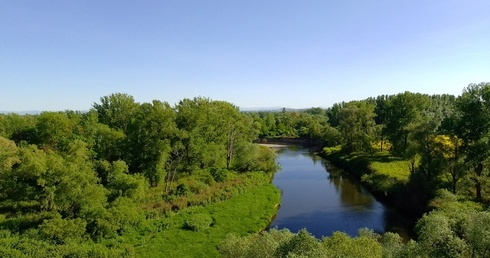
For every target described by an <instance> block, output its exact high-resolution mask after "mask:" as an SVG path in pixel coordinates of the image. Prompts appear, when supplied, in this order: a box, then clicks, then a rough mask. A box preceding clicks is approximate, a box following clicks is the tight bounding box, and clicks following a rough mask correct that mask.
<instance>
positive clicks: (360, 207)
mask: <svg viewBox="0 0 490 258" xmlns="http://www.w3.org/2000/svg"><path fill="white" fill-rule="evenodd" d="M278 162H279V163H280V165H281V168H282V170H281V171H280V172H278V173H276V175H275V177H274V180H273V183H274V184H275V185H276V186H277V187H278V188H279V189H281V192H282V196H281V208H280V209H279V211H278V213H277V216H276V218H275V219H274V221H273V222H272V224H271V227H278V228H280V229H281V228H288V229H289V230H291V231H293V232H296V231H298V230H300V229H302V228H306V229H307V230H308V231H309V232H311V233H312V234H313V235H315V236H316V237H319V238H320V237H322V236H330V235H331V234H332V232H334V231H343V232H346V233H348V234H349V235H351V236H354V235H356V234H357V232H358V229H359V228H363V227H367V228H370V229H373V230H374V231H375V232H379V233H381V232H385V230H386V227H387V226H390V223H391V224H396V223H393V221H398V219H396V218H395V219H393V216H394V213H393V211H390V210H389V209H387V208H385V207H384V206H383V205H382V204H381V203H379V202H378V201H376V199H374V198H373V197H372V196H371V195H370V194H369V192H368V191H367V190H366V189H364V188H363V187H362V186H361V185H360V184H358V183H357V182H355V181H353V180H351V179H350V178H348V177H347V176H345V175H343V174H342V173H341V172H340V171H339V170H336V169H335V168H333V167H332V166H330V164H328V162H327V161H325V160H324V159H322V158H320V157H318V156H316V155H312V154H310V153H308V152H307V151H305V150H301V149H285V150H282V151H280V152H279V156H278ZM395 215H396V214H395ZM388 230H390V229H388Z"/></svg>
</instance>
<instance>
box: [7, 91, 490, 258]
mask: <svg viewBox="0 0 490 258" xmlns="http://www.w3.org/2000/svg"><path fill="white" fill-rule="evenodd" d="M270 137H277V138H280V137H289V138H291V137H293V138H294V137H301V138H308V139H314V140H318V141H321V142H322V143H323V146H324V147H325V148H324V151H323V155H324V156H325V157H327V158H329V159H332V160H333V161H337V162H338V164H340V165H342V166H345V167H346V168H348V169H349V168H350V169H351V170H352V171H351V173H352V174H353V175H355V176H357V177H358V178H359V180H362V181H363V182H364V183H365V184H367V185H368V187H370V189H371V190H372V191H373V192H374V193H375V194H378V195H379V196H381V198H385V199H386V200H388V201H391V202H392V203H395V204H396V203H399V204H400V203H401V204H403V205H405V206H406V208H407V209H411V210H413V211H417V212H419V213H418V214H419V216H422V213H424V212H425V215H423V216H422V217H421V219H420V220H419V222H418V223H417V226H416V230H415V231H416V233H417V239H416V241H414V240H412V241H410V242H408V243H404V242H403V241H402V240H401V238H400V237H399V236H397V235H396V234H392V233H385V234H382V235H379V234H375V233H374V232H371V231H369V230H364V229H363V230H361V231H360V234H359V236H358V237H355V238H350V237H348V236H346V235H344V234H342V233H334V234H333V235H332V236H330V237H327V238H324V239H323V240H318V239H315V238H313V237H312V236H311V235H309V234H308V232H306V231H301V232H299V233H291V232H288V231H278V230H272V231H269V232H264V233H262V234H261V235H257V234H254V233H257V232H258V231H259V230H260V225H259V226H258V225H257V224H253V222H248V223H251V224H250V225H252V224H253V225H254V226H253V228H254V230H253V231H250V229H248V230H247V229H246V227H244V228H240V229H239V230H241V231H237V232H235V233H236V234H237V235H235V236H228V238H227V239H226V241H225V242H223V243H222V244H221V245H220V247H219V251H220V252H221V254H222V255H224V256H225V257H252V256H253V257H256V255H259V256H262V255H261V254H263V256H268V257H285V256H287V255H289V256H291V255H293V256H294V255H296V256H301V255H306V256H308V257H469V256H471V257H487V256H488V255H490V249H489V246H490V240H489V239H488V237H487V236H488V235H489V234H490V228H489V225H490V220H489V218H490V215H489V214H490V213H489V212H488V202H489V200H490V195H489V193H490V181H489V180H488V178H489V173H490V169H489V164H490V163H489V161H490V159H489V158H490V144H489V140H490V83H480V84H471V85H469V86H468V87H466V88H465V89H464V90H463V93H462V95H461V96H457V97H456V96H452V95H426V94H418V93H411V92H404V93H399V94H395V95H381V96H378V97H375V98H368V99H366V100H359V101H350V102H341V103H337V104H334V105H333V106H332V107H330V108H327V109H322V108H310V109H307V110H302V111H287V110H285V109H284V110H282V111H277V112H270V111H269V112H240V110H239V109H238V108H237V107H235V106H233V105H232V104H230V103H227V102H224V101H213V100H210V99H206V98H194V99H184V100H182V101H180V102H179V103H178V104H176V105H175V106H174V107H171V106H170V105H169V104H168V103H166V102H161V101H158V100H154V101H153V102H151V103H137V102H136V101H135V100H134V98H133V97H132V96H129V95H127V94H121V93H116V94H112V95H110V96H105V97H102V98H101V99H100V102H98V103H94V104H93V108H92V109H91V110H90V111H88V112H78V111H64V112H42V113H41V114H39V115H23V116H21V115H17V114H0V189H1V191H0V255H2V256H10V257H25V256H27V257H29V256H35V257H66V256H81V257H89V256H90V257H114V256H127V257H132V256H136V255H137V254H140V255H147V256H152V255H162V253H151V252H145V251H143V249H146V250H149V249H148V248H150V246H149V245H147V244H148V243H150V242H151V240H149V239H152V238H153V237H156V239H160V238H159V237H161V236H162V232H173V233H172V234H180V233H178V232H181V230H187V231H186V232H200V231H205V232H208V233H209V232H211V231H206V230H209V229H210V228H213V227H214V228H215V229H218V228H219V230H220V232H219V233H217V235H216V237H213V236H214V235H213V236H211V237H208V238H210V239H212V241H214V242H212V243H213V245H216V242H217V241H218V240H217V239H221V240H222V238H224V231H225V229H224V228H221V226H223V225H225V224H230V225H232V222H231V221H230V220H231V219H230V218H227V220H228V222H226V223H223V221H222V224H220V225H219V227H218V225H217V224H216V223H217V222H216V221H217V217H216V216H218V215H216V214H215V215H212V216H211V215H210V214H209V210H199V212H196V213H193V211H194V209H196V211H197V210H198V209H201V208H196V207H204V208H203V209H206V208H205V207H208V206H209V207H211V206H210V205H214V204H216V203H220V202H223V201H227V200H235V197H237V196H247V195H246V194H245V193H252V192H253V193H254V194H255V195H252V194H250V196H249V197H243V198H245V199H244V200H243V202H244V203H248V204H247V205H253V203H252V202H249V201H250V200H249V199H247V198H255V199H259V198H258V197H257V195H256V194H257V193H259V192H260V193H263V194H264V196H262V197H263V200H262V201H261V205H260V207H261V208H260V209H258V210H257V211H256V213H258V214H256V215H257V216H258V218H257V219H258V220H260V221H261V223H262V224H261V225H263V224H264V223H265V225H263V226H264V227H265V226H266V225H267V223H266V221H267V220H268V219H269V220H270V219H271V216H272V215H271V214H270V212H271V210H273V208H274V207H273V206H274V205H276V204H277V199H276V197H274V196H278V194H279V193H278V192H277V190H276V191H274V190H273V189H272V188H267V187H271V184H270V180H271V178H272V176H273V172H275V171H276V170H277V164H276V163H275V161H274V157H275V154H274V152H273V151H271V150H270V149H268V148H266V147H263V146H259V145H257V144H253V143H252V142H253V141H254V140H257V139H262V138H270ZM359 169H361V170H359ZM253 171H255V172H253ZM213 207H214V206H213ZM209 209H210V210H211V209H215V208H209ZM243 209H245V210H250V209H249V208H247V207H243ZM180 211H183V212H189V214H188V215H181V214H184V213H179V212H180ZM230 212H231V211H230ZM233 212H236V211H233ZM262 212H263V214H262ZM174 213H177V214H180V215H176V216H174V215H172V214H174ZM216 213H219V212H216ZM259 213H260V214H259ZM185 214H187V213H185ZM178 216H183V218H185V219H183V220H185V221H181V220H182V219H181V220H179V221H180V222H176V221H175V220H174V219H173V218H176V217H178ZM218 220H219V219H218ZM234 223H236V221H235V222H234ZM176 225H179V226H177V227H176ZM233 225H235V226H234V228H238V226H236V224H233ZM251 227H252V226H251ZM257 227H259V228H257ZM226 230H229V229H226ZM206 234H207V233H206ZM247 234H248V235H247ZM218 235H219V237H218ZM157 236H158V237H157ZM171 236H173V235H165V239H169V237H170V238H171ZM196 236H197V235H196ZM200 237H203V236H200ZM162 239H164V238H162ZM221 240H220V241H221ZM273 240H274V241H273ZM162 241H164V240H162ZM167 241H168V240H167ZM209 248H211V249H210V250H211V251H209V252H210V253H209V254H210V255H211V256H215V255H217V249H216V246H210V247H209ZM150 249H151V248H150ZM183 249H185V248H183ZM179 250H180V249H179ZM200 250H201V249H200ZM202 250H204V249H202ZM206 250H209V249H206ZM158 252H164V250H159V251H158ZM187 255H188V256H196V255H198V254H187Z"/></svg>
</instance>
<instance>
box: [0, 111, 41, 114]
mask: <svg viewBox="0 0 490 258" xmlns="http://www.w3.org/2000/svg"><path fill="white" fill-rule="evenodd" d="M41 112H42V111H39V110H30V111H0V114H10V113H15V114H19V115H37V114H41Z"/></svg>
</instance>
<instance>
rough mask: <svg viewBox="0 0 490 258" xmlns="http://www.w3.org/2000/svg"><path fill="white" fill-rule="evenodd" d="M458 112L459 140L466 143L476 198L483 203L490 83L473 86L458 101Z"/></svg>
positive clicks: (489, 144)
mask: <svg viewBox="0 0 490 258" xmlns="http://www.w3.org/2000/svg"><path fill="white" fill-rule="evenodd" d="M456 109H457V111H458V112H459V115H460V119H459V123H458V124H457V130H456V131H457V136H458V137H459V138H460V139H461V140H462V142H463V144H462V150H463V152H464V153H465V154H466V155H465V157H466V159H465V162H466V163H467V164H468V165H469V166H471V167H472V174H471V179H472V180H473V183H474V187H475V196H476V198H477V199H478V200H481V199H482V188H483V185H484V183H485V180H486V175H485V173H486V171H487V170H488V169H486V168H485V163H486V161H487V160H488V158H489V157H490V83H480V84H470V85H469V86H468V87H467V88H465V89H464V91H463V94H462V95H461V96H460V97H459V98H458V99H457V101H456Z"/></svg>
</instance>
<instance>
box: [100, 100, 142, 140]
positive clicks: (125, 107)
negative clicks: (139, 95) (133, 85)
mask: <svg viewBox="0 0 490 258" xmlns="http://www.w3.org/2000/svg"><path fill="white" fill-rule="evenodd" d="M100 102H101V103H100V104H98V103H94V104H93V108H94V110H95V111H96V112H97V115H98V118H99V122H100V123H103V124H106V125H108V126H110V127H111V128H114V129H118V130H122V131H123V132H126V130H127V127H128V126H129V124H130V123H131V122H132V120H133V118H134V116H135V114H136V113H137V111H138V106H139V104H138V103H136V102H135V101H134V98H133V96H130V95H128V94H124V93H114V94H111V95H109V96H104V97H102V98H100Z"/></svg>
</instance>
